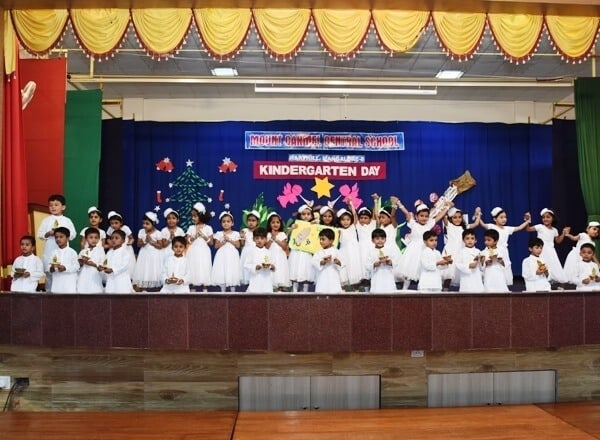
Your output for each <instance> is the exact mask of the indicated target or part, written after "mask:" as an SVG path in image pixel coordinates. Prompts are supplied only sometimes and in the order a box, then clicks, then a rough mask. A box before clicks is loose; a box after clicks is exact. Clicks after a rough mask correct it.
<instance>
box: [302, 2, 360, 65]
mask: <svg viewBox="0 0 600 440" xmlns="http://www.w3.org/2000/svg"><path fill="white" fill-rule="evenodd" d="M312 15H313V18H314V20H315V26H316V28H317V33H318V34H319V38H320V39H321V42H322V43H323V45H324V46H325V48H326V49H327V50H328V51H329V52H331V53H332V54H333V55H335V56H348V55H351V54H353V53H354V52H356V51H358V50H360V47H361V45H362V44H363V43H364V41H365V38H366V37H367V32H368V31H369V24H370V23H371V12H370V11H368V10H329V9H313V11H312Z"/></svg>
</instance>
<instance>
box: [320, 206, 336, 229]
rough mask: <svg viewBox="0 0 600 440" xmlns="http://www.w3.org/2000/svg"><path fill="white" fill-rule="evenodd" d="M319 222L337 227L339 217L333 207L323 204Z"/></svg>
mask: <svg viewBox="0 0 600 440" xmlns="http://www.w3.org/2000/svg"><path fill="white" fill-rule="evenodd" d="M319 224H321V225H323V226H329V227H330V228H337V218H336V217H335V211H334V210H333V208H332V207H330V206H323V207H322V208H321V209H319Z"/></svg>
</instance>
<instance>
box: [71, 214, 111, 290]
mask: <svg viewBox="0 0 600 440" xmlns="http://www.w3.org/2000/svg"><path fill="white" fill-rule="evenodd" d="M84 237H85V240H86V242H85V246H84V247H83V248H82V249H81V252H79V265H80V266H81V269H79V276H78V277H77V293H102V292H104V287H103V286H102V273H101V272H98V265H100V264H102V262H103V261H104V259H105V258H106V254H105V253H104V248H103V247H102V242H101V240H100V231H99V230H98V229H97V228H94V227H91V226H90V227H89V228H85V235H84Z"/></svg>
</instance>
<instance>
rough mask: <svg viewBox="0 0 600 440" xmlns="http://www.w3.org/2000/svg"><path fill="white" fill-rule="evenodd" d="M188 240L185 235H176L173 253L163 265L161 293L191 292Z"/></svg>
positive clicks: (173, 242) (172, 243) (172, 247)
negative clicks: (187, 250)
mask: <svg viewBox="0 0 600 440" xmlns="http://www.w3.org/2000/svg"><path fill="white" fill-rule="evenodd" d="M186 247H187V240H186V238H185V237H181V236H176V237H173V240H172V241H171V249H173V254H172V255H169V256H168V257H167V258H166V259H165V261H164V265H163V274H162V276H161V279H162V280H163V281H164V284H163V286H162V288H161V289H160V291H161V293H190V279H189V276H188V270H187V259H186V258H185V249H186Z"/></svg>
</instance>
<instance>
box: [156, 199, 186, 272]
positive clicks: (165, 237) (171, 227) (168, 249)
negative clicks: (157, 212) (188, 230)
mask: <svg viewBox="0 0 600 440" xmlns="http://www.w3.org/2000/svg"><path fill="white" fill-rule="evenodd" d="M163 217H164V218H165V221H166V222H167V226H165V227H164V228H162V229H161V230H160V236H161V245H162V247H163V248H162V258H163V262H164V261H165V260H166V259H167V258H168V257H170V256H171V255H173V246H172V243H173V239H174V238H175V237H185V231H184V230H183V229H181V228H180V227H179V213H178V212H177V211H175V210H174V209H172V208H167V209H165V212H163Z"/></svg>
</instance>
